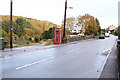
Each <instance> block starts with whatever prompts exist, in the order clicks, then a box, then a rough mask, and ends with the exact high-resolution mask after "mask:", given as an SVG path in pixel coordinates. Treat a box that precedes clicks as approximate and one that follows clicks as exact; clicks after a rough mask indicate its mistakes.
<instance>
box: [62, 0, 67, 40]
mask: <svg viewBox="0 0 120 80" xmlns="http://www.w3.org/2000/svg"><path fill="white" fill-rule="evenodd" d="M66 11H67V0H66V1H65V13H64V31H63V39H64V38H65V26H66Z"/></svg>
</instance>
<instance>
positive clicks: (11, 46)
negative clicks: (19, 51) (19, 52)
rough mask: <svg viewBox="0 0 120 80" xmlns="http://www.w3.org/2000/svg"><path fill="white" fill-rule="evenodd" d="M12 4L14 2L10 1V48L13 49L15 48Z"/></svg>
mask: <svg viewBox="0 0 120 80" xmlns="http://www.w3.org/2000/svg"><path fill="white" fill-rule="evenodd" d="M12 4H13V1H12V0H11V1H10V48H11V49H12V48H13V45H12Z"/></svg>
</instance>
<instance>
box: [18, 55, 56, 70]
mask: <svg viewBox="0 0 120 80" xmlns="http://www.w3.org/2000/svg"><path fill="white" fill-rule="evenodd" d="M53 58H54V57H49V58H46V59H43V60H40V61H36V62H32V63H30V64H26V65H23V66H21V67H17V68H16V70H20V69H23V68H26V67H29V66H32V65H35V64H38V63H40V62H44V61H47V60H49V59H53Z"/></svg>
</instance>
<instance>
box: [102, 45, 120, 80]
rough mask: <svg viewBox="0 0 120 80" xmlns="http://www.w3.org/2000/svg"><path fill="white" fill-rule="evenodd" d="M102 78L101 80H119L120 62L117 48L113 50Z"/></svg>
mask: <svg viewBox="0 0 120 80" xmlns="http://www.w3.org/2000/svg"><path fill="white" fill-rule="evenodd" d="M100 78H101V79H100V80H104V79H105V78H109V79H110V80H111V79H114V80H117V78H118V61H117V48H116V47H114V48H113V49H112V51H111V53H110V56H109V57H108V60H107V62H106V64H105V66H104V69H103V71H102V74H101V76H100Z"/></svg>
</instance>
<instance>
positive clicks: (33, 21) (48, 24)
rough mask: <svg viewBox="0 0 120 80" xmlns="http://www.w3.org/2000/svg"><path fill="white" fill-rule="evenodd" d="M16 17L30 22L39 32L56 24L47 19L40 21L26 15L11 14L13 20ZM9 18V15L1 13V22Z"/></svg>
mask: <svg viewBox="0 0 120 80" xmlns="http://www.w3.org/2000/svg"><path fill="white" fill-rule="evenodd" d="M17 18H23V19H25V20H26V21H28V22H30V23H31V25H32V26H33V27H34V28H35V30H37V32H40V33H43V32H44V31H45V30H48V29H49V28H51V27H53V26H54V25H56V24H54V23H52V22H49V21H42V20H37V19H33V18H27V17H22V16H13V21H15V20H16V19H17ZM9 20H10V16H8V15H2V22H3V21H9Z"/></svg>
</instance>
